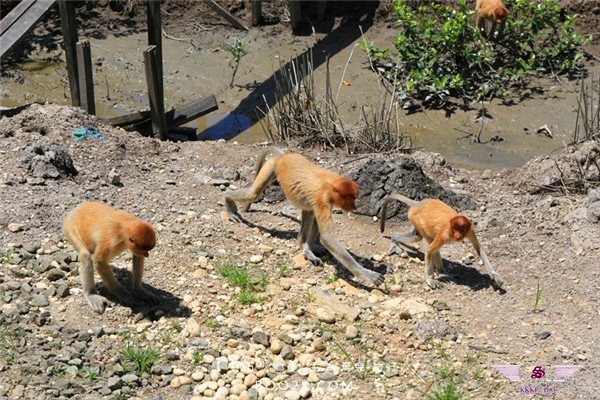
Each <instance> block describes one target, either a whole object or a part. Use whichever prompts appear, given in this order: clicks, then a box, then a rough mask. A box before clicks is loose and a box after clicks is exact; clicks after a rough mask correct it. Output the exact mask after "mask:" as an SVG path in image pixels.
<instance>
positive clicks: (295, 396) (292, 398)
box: [285, 390, 301, 400]
mask: <svg viewBox="0 0 600 400" xmlns="http://www.w3.org/2000/svg"><path fill="white" fill-rule="evenodd" d="M285 398H286V400H300V398H301V397H300V392H298V391H296V390H288V391H287V392H285Z"/></svg>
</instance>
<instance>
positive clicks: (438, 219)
mask: <svg viewBox="0 0 600 400" xmlns="http://www.w3.org/2000/svg"><path fill="white" fill-rule="evenodd" d="M457 215H458V213H457V212H456V210H454V209H453V208H452V207H450V206H449V205H448V204H446V203H444V202H443V201H441V200H438V199H425V200H422V201H421V202H419V204H417V205H414V206H412V207H410V208H409V209H408V219H409V220H410V222H412V224H413V225H414V227H415V228H417V230H418V231H419V233H420V234H421V236H423V237H425V238H426V239H428V240H432V239H433V238H435V237H436V236H437V235H438V233H439V231H440V229H441V228H442V227H443V228H444V229H445V227H446V226H447V225H448V223H447V222H448V221H450V219H452V218H453V217H455V216H457ZM448 226H449V225H448Z"/></svg>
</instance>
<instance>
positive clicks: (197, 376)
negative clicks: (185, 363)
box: [192, 371, 204, 382]
mask: <svg viewBox="0 0 600 400" xmlns="http://www.w3.org/2000/svg"><path fill="white" fill-rule="evenodd" d="M192 379H193V380H194V381H196V382H200V381H202V379H204V372H202V371H196V372H194V373H192Z"/></svg>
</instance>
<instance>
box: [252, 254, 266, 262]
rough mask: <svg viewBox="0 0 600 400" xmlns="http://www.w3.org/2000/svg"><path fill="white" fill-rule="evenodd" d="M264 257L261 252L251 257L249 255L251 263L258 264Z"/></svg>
mask: <svg viewBox="0 0 600 400" xmlns="http://www.w3.org/2000/svg"><path fill="white" fill-rule="evenodd" d="M263 259H264V257H263V256H262V255H261V254H256V255H254V256H252V257H250V262H251V263H252V264H258V263H259V262H261V261H262V260H263Z"/></svg>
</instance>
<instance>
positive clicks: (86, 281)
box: [63, 202, 156, 313]
mask: <svg viewBox="0 0 600 400" xmlns="http://www.w3.org/2000/svg"><path fill="white" fill-rule="evenodd" d="M63 231H64V233H65V236H66V237H67V240H68V241H69V243H71V244H72V245H73V247H75V249H76V250H77V251H78V252H79V259H80V260H79V261H80V263H81V267H80V275H81V279H82V282H83V286H84V292H85V294H86V297H87V299H88V302H89V303H90V305H91V306H92V309H93V310H94V311H96V312H99V313H101V312H103V311H104V300H103V299H101V298H99V296H97V295H96V294H95V293H96V291H95V287H94V272H93V271H94V269H95V270H96V271H97V272H98V273H99V274H100V276H101V277H102V281H103V283H104V285H105V286H106V288H107V289H108V290H109V291H111V292H112V293H114V294H115V295H117V297H119V298H120V299H121V300H122V301H123V302H125V303H126V304H134V303H135V301H134V299H133V298H132V297H131V295H130V294H129V293H128V292H127V291H126V290H125V289H124V288H123V287H122V286H121V285H120V284H119V283H118V282H117V280H116V279H115V277H114V275H113V273H112V271H111V269H110V267H109V265H108V263H109V262H110V261H111V260H112V259H113V258H115V257H116V256H118V255H119V254H121V253H122V252H123V251H125V250H130V251H131V252H132V253H133V257H134V261H133V290H134V294H136V295H137V296H139V297H142V298H145V299H150V300H154V299H155V298H156V296H155V295H153V294H151V293H150V292H147V291H145V290H144V289H143V288H142V287H141V280H142V272H143V265H144V261H143V260H144V257H148V255H149V251H150V250H152V249H153V248H154V246H155V245H156V235H155V233H154V229H153V228H152V226H151V225H150V224H148V223H147V222H144V221H142V220H140V219H138V218H136V217H134V216H133V215H131V214H129V213H126V212H125V211H121V210H117V209H115V208H113V207H111V206H109V205H107V204H104V203H100V202H86V203H83V204H81V205H79V206H78V207H77V208H75V209H74V210H72V211H71V212H70V213H69V214H68V215H67V217H66V218H65V220H64V223H63Z"/></svg>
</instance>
